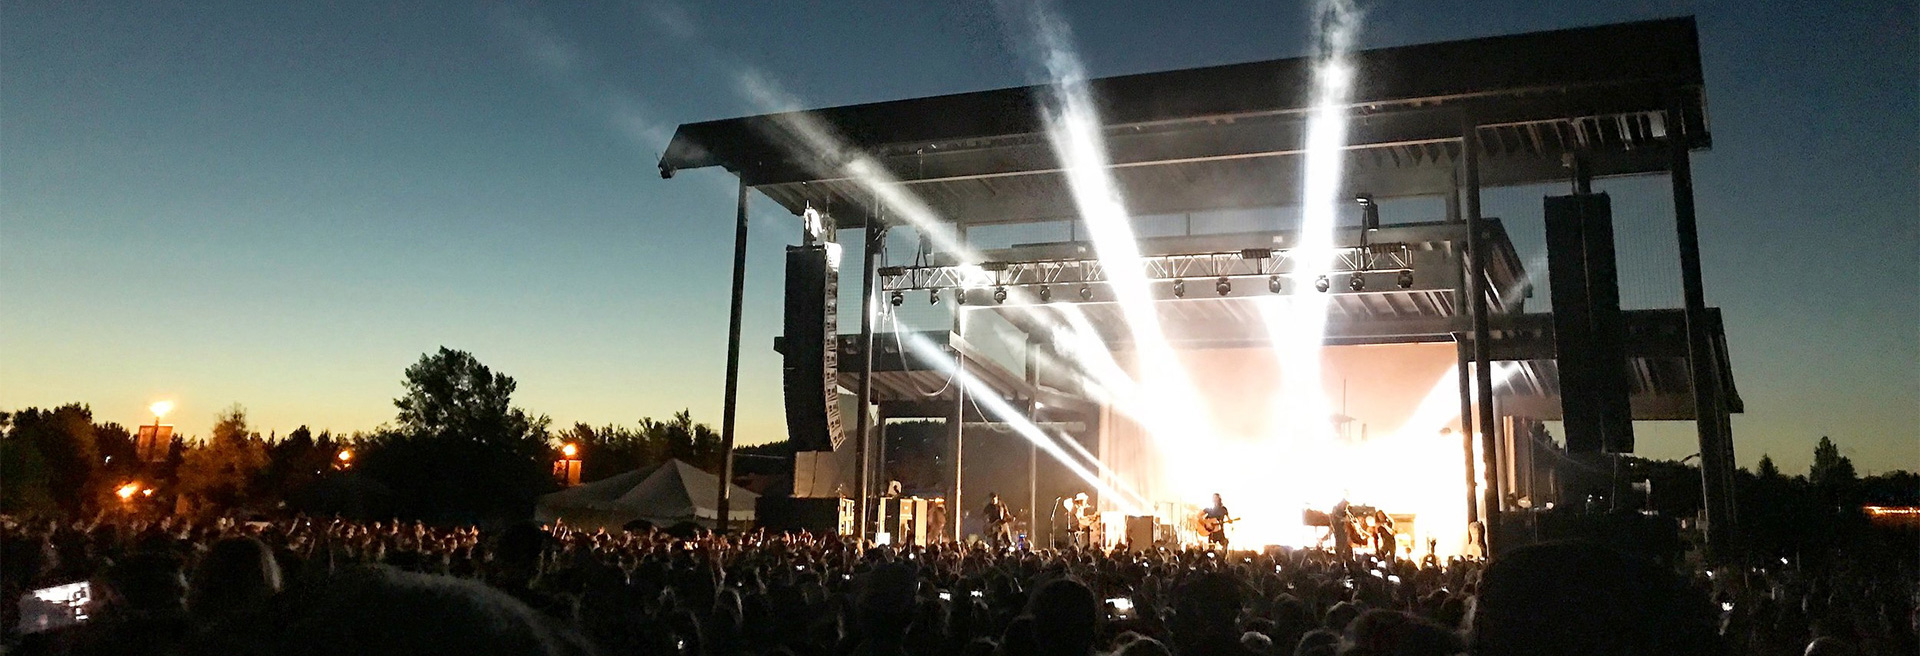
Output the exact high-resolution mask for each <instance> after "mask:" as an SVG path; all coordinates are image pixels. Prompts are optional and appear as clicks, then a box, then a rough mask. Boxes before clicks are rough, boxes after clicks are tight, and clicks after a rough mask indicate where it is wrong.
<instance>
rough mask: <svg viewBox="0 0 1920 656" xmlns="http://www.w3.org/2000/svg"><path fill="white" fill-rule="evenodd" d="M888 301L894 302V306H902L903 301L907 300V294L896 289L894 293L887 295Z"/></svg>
mask: <svg viewBox="0 0 1920 656" xmlns="http://www.w3.org/2000/svg"><path fill="white" fill-rule="evenodd" d="M887 302H888V303H892V304H893V306H894V307H900V304H901V303H905V302H907V295H906V294H902V293H900V291H899V290H894V292H893V293H892V294H888V295H887Z"/></svg>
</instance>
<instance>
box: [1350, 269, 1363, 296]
mask: <svg viewBox="0 0 1920 656" xmlns="http://www.w3.org/2000/svg"><path fill="white" fill-rule="evenodd" d="M1347 286H1348V287H1351V288H1353V291H1356V292H1357V291H1361V290H1364V289H1366V288H1367V276H1366V275H1365V274H1362V273H1359V272H1355V273H1354V274H1353V277H1351V278H1348V279H1347Z"/></svg>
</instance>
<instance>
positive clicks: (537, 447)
mask: <svg viewBox="0 0 1920 656" xmlns="http://www.w3.org/2000/svg"><path fill="white" fill-rule="evenodd" d="M402 385H403V386H404V388H405V390H406V393H405V394H404V395H402V396H401V397H400V398H397V399H394V401H393V404H394V406H395V407H397V408H399V411H400V412H399V414H398V415H397V416H396V418H395V420H396V423H397V424H398V427H397V428H393V429H383V430H380V431H376V432H375V433H374V434H373V435H370V436H368V437H367V439H366V440H365V442H364V444H363V446H364V447H365V449H364V451H365V454H364V458H356V460H357V461H359V462H361V463H362V466H363V467H364V471H365V472H366V473H367V474H368V475H370V476H372V477H373V478H374V479H376V480H377V481H379V482H380V483H382V484H383V485H384V486H385V487H386V488H388V489H389V490H391V491H392V492H393V497H394V502H395V504H396V510H399V511H401V512H402V513H404V514H408V515H410V516H415V517H430V518H435V519H448V520H462V521H476V520H480V519H483V518H503V517H519V516H524V515H525V514H526V512H527V509H528V508H530V507H531V505H532V502H533V498H534V496H536V495H538V494H539V493H540V492H542V491H545V490H547V489H549V488H551V486H552V481H551V479H550V478H549V477H548V474H549V469H548V456H549V453H550V449H549V446H548V443H547V424H548V423H549V422H548V420H547V418H546V417H544V416H542V417H533V416H530V415H528V414H527V412H526V411H524V410H521V409H519V408H515V407H513V392H514V389H515V387H516V384H515V383H514V380H513V378H512V377H511V376H508V375H506V374H504V373H496V372H494V371H493V370H491V369H489V368H487V366H486V365H484V364H481V363H480V361H479V360H478V359H477V358H475V357H474V356H473V355H472V354H470V353H467V352H465V351H457V350H453V349H449V348H446V347H444V346H443V347H440V350H439V351H437V352H434V353H430V354H425V355H422V356H420V361H419V362H416V363H414V365H413V366H411V367H408V368H407V370H406V372H405V377H404V379H403V381H402Z"/></svg>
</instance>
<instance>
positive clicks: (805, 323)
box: [779, 243, 845, 451]
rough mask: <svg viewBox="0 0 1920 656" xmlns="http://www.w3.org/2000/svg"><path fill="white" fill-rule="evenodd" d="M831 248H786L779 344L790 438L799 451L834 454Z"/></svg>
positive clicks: (835, 278) (834, 273)
mask: <svg viewBox="0 0 1920 656" xmlns="http://www.w3.org/2000/svg"><path fill="white" fill-rule="evenodd" d="M827 249H828V245H826V244H819V243H815V244H805V245H801V246H789V247H787V303H786V320H785V322H784V326H783V327H784V329H785V335H783V336H782V338H781V339H780V340H779V346H780V354H781V356H782V363H781V368H780V374H781V384H782V387H783V388H784V390H785V395H786V405H787V439H790V440H792V441H793V444H794V449H795V450H797V451H832V450H834V449H837V448H839V447H840V444H841V442H842V441H844V440H845V437H844V436H843V435H842V434H841V433H842V432H841V429H840V393H839V380H838V379H839V375H840V371H839V370H840V367H839V348H838V344H837V339H838V326H837V325H836V322H835V319H834V317H835V315H836V314H837V313H838V305H839V303H838V301H837V299H836V296H837V295H836V293H835V292H836V288H837V287H838V286H839V281H840V273H839V266H838V263H837V262H836V261H835V260H836V259H837V258H834V257H833V256H832V254H831V253H829V252H828V250H827Z"/></svg>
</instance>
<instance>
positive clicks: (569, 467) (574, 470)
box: [553, 443, 580, 487]
mask: <svg viewBox="0 0 1920 656" xmlns="http://www.w3.org/2000/svg"><path fill="white" fill-rule="evenodd" d="M553 478H554V479H555V480H558V481H559V482H560V485H561V486H562V487H573V486H575V485H579V484H580V447H579V446H576V445H574V444H573V443H567V444H562V445H560V459H558V460H555V461H553Z"/></svg>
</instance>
